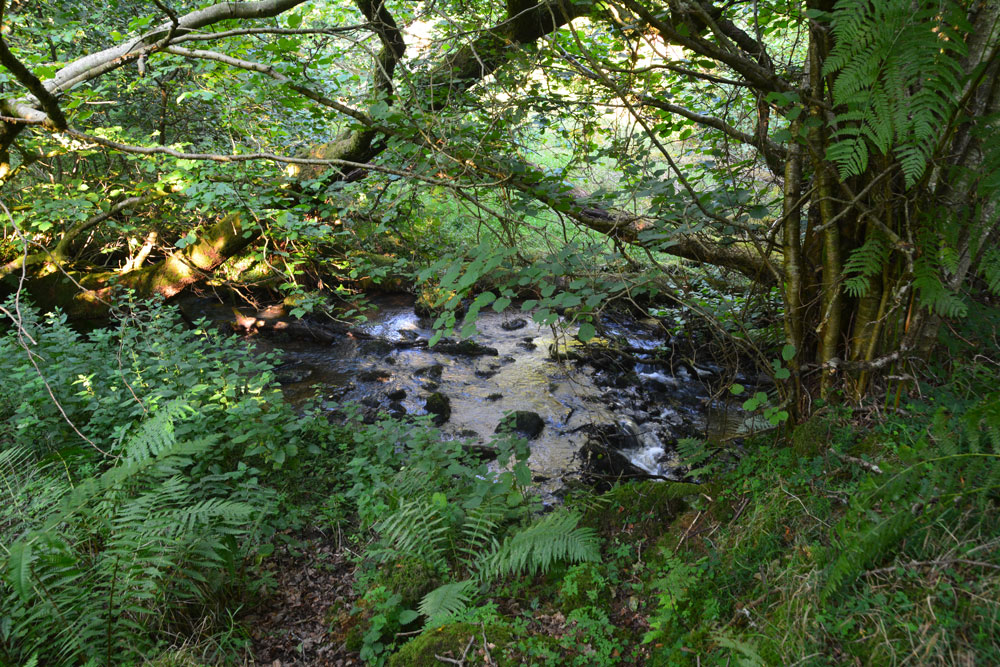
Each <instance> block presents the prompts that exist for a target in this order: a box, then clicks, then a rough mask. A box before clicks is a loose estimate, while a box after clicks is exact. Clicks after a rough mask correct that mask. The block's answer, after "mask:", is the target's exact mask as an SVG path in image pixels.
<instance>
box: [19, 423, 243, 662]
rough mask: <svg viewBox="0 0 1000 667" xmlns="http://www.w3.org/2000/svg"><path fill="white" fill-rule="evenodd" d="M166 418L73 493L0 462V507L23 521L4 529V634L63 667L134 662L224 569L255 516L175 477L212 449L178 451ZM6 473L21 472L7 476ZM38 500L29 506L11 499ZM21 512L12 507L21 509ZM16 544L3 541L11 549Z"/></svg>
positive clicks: (43, 473) (56, 475)
mask: <svg viewBox="0 0 1000 667" xmlns="http://www.w3.org/2000/svg"><path fill="white" fill-rule="evenodd" d="M186 411H187V408H186V407H185V406H183V405H182V404H179V403H177V404H171V405H168V406H165V407H164V408H163V409H162V410H161V411H159V412H157V413H154V414H153V416H152V417H151V418H150V419H149V420H148V421H147V422H145V423H144V424H143V425H141V426H140V427H139V428H137V429H136V430H135V432H134V434H133V435H132V437H131V438H129V439H127V440H126V441H125V442H124V443H122V452H123V455H122V456H121V457H120V458H119V459H118V460H117V461H116V463H115V465H113V466H112V467H111V468H109V469H108V470H106V471H104V472H103V473H101V474H100V475H97V476H95V477H90V478H86V479H83V480H81V481H80V482H79V483H76V484H75V485H71V482H70V480H69V479H67V478H66V475H65V474H64V471H63V470H62V469H61V467H60V466H58V465H55V464H54V463H53V462H38V461H36V460H35V459H34V457H33V456H31V457H28V456H26V454H25V450H18V449H11V450H7V451H5V452H2V453H0V479H2V480H3V484H2V486H0V503H3V502H8V503H10V504H8V505H7V506H6V514H7V516H8V517H10V513H9V512H10V508H11V507H15V508H17V511H18V512H19V513H20V517H19V518H20V519H21V520H14V519H11V518H8V520H7V525H4V524H0V527H2V528H3V530H2V531H0V538H2V539H0V542H4V543H8V544H10V546H9V548H8V550H7V552H6V554H5V555H4V556H3V557H2V558H0V565H2V571H3V573H4V582H5V583H4V584H0V596H2V599H3V608H4V610H5V614H6V615H7V620H8V621H9V622H10V626H11V627H10V634H11V636H13V637H19V638H20V641H21V643H22V644H23V645H24V646H25V647H26V648H29V649H38V650H39V652H40V653H39V655H44V656H46V657H47V659H50V660H53V661H55V662H58V663H60V664H71V663H82V662H86V661H87V660H99V661H102V662H105V661H107V659H108V657H109V656H113V657H114V659H115V660H126V661H131V660H139V659H141V658H142V657H143V655H144V653H145V651H146V650H148V649H149V648H150V647H151V646H152V644H151V643H150V641H144V640H143V638H150V639H152V638H153V637H154V636H155V634H156V631H157V629H158V628H161V627H162V626H163V625H164V624H165V623H167V622H169V620H170V610H171V609H176V608H178V607H179V606H181V605H187V604H192V603H197V602H198V601H199V600H200V599H202V598H203V597H204V595H205V592H206V591H205V583H206V581H207V578H206V573H207V572H209V571H211V570H214V569H217V568H218V567H219V566H220V565H221V564H223V563H224V562H226V561H227V558H228V554H229V551H230V549H231V546H229V544H230V542H229V536H234V537H246V536H247V535H248V532H249V531H248V526H250V525H252V517H253V516H254V515H256V514H257V513H258V512H259V508H258V507H254V506H252V505H249V504H247V503H243V502H237V501H234V500H231V499H229V498H223V497H215V496H212V495H207V496H206V495H205V493H206V489H207V488H210V487H205V486H201V487H200V488H199V487H196V486H195V485H194V484H192V482H191V480H190V479H189V478H188V477H185V476H183V475H181V474H179V473H178V470H179V469H180V468H181V467H182V466H183V464H184V462H185V461H187V462H190V461H191V459H192V458H193V457H196V456H197V455H199V454H201V455H204V454H205V453H206V452H208V451H210V450H211V448H212V447H213V446H215V445H216V442H217V440H216V439H215V438H202V439H200V440H197V441H192V442H186V441H185V442H179V441H178V440H177V438H176V434H175V430H174V420H175V419H176V418H177V417H179V416H180V415H182V414H184V413H185V412H186ZM12 462H17V464H18V465H19V466H21V470H20V471H19V472H18V473H17V474H16V475H15V474H12V473H11V471H10V466H11V463H12ZM26 491H27V492H29V493H34V492H38V493H39V494H40V495H41V496H43V497H44V500H43V501H35V502H34V503H33V504H31V506H30V507H28V506H25V505H24V503H23V501H20V500H18V497H19V496H21V495H22V494H23V493H25V492H26ZM19 502H20V503H21V505H20V506H18V505H17V503H19ZM10 537H14V539H12V540H10V541H8V538H10Z"/></svg>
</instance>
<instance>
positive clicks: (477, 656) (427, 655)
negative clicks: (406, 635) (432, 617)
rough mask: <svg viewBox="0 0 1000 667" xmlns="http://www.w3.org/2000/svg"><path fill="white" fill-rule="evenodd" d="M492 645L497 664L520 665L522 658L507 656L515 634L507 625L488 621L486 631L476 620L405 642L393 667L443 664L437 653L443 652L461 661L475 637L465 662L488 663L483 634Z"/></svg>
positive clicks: (441, 628) (491, 650)
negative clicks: (516, 658)
mask: <svg viewBox="0 0 1000 667" xmlns="http://www.w3.org/2000/svg"><path fill="white" fill-rule="evenodd" d="M484 634H485V635H486V641H487V642H489V644H490V656H491V657H492V658H493V660H494V663H493V664H497V665H519V664H521V662H520V661H519V660H511V659H509V658H507V657H505V655H504V653H505V651H504V649H505V647H508V646H510V644H511V643H512V641H513V635H512V634H511V631H510V629H509V628H507V627H506V626H503V625H500V624H487V625H486V628H485V631H484V629H483V627H482V626H481V625H475V624H472V623H452V624H449V625H444V626H442V627H440V628H433V629H428V630H424V631H423V632H422V633H420V634H419V635H417V636H416V637H414V638H413V639H411V640H410V641H408V642H406V643H405V644H403V647H402V648H401V649H399V651H397V652H396V653H395V654H393V655H392V656H391V657H390V658H389V662H388V665H389V667H413V666H414V665H439V664H443V663H442V662H441V661H440V660H438V659H437V658H435V657H434V656H436V655H440V656H444V657H450V658H452V659H454V660H458V659H460V658H461V657H462V652H463V651H465V647H466V646H467V645H468V644H469V640H470V639H472V647H471V648H470V649H469V652H468V653H466V654H465V662H464V663H463V664H465V665H468V666H470V667H471V666H472V665H485V664H487V662H486V654H485V652H484V651H483V635H484Z"/></svg>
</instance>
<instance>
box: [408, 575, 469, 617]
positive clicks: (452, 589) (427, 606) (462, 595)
mask: <svg viewBox="0 0 1000 667" xmlns="http://www.w3.org/2000/svg"><path fill="white" fill-rule="evenodd" d="M474 586H475V583H474V582H473V581H471V580H465V581H456V582H453V583H450V584H445V585H443V586H438V587H437V588H435V589H434V590H432V591H431V592H430V593H428V594H427V595H425V596H424V597H423V599H422V600H421V601H420V606H419V607H418V610H419V611H420V613H421V614H423V615H424V616H426V617H427V625H428V626H430V627H436V626H438V625H443V624H444V622H445V621H447V620H448V619H449V618H451V617H453V616H456V615H458V614H461V613H462V612H463V611H465V610H466V608H467V607H468V605H469V601H470V600H471V597H472V590H473V588H474Z"/></svg>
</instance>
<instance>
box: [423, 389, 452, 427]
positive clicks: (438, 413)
mask: <svg viewBox="0 0 1000 667" xmlns="http://www.w3.org/2000/svg"><path fill="white" fill-rule="evenodd" d="M424 408H425V409H426V410H427V412H429V413H431V414H432V415H434V419H433V421H434V423H435V424H437V425H438V426H440V425H441V424H443V423H445V422H446V421H448V419H450V418H451V399H449V398H448V397H447V396H445V395H444V394H442V393H441V392H439V391H435V392H434V393H433V394H431V395H430V396H428V397H427V401H426V403H425V404H424Z"/></svg>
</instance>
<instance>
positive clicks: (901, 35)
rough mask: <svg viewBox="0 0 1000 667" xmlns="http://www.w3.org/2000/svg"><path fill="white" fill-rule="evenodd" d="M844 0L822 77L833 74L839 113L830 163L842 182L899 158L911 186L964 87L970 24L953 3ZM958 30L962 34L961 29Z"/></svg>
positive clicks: (919, 173)
mask: <svg viewBox="0 0 1000 667" xmlns="http://www.w3.org/2000/svg"><path fill="white" fill-rule="evenodd" d="M943 4H944V6H943V7H942V3H940V2H927V1H921V2H917V3H916V7H914V3H913V2H910V0H881V1H879V2H870V0H840V2H838V3H837V6H836V11H835V12H834V14H833V20H832V32H833V37H834V46H833V49H832V50H831V52H830V55H829V57H828V58H827V60H826V63H825V66H824V70H823V74H824V75H825V76H835V77H836V78H835V80H834V84H833V97H834V101H835V102H836V104H837V105H838V106H840V107H842V108H843V109H844V110H843V111H841V112H840V113H838V115H837V119H836V120H837V124H838V126H839V127H838V129H837V130H836V131H835V133H834V134H833V137H832V138H833V140H834V142H833V143H832V144H831V146H830V148H829V150H828V153H827V157H828V159H830V160H831V161H833V162H834V163H835V164H836V165H837V167H838V170H839V172H840V177H841V178H847V177H849V176H854V175H860V174H863V173H864V172H865V170H866V169H867V168H868V162H869V157H870V152H871V150H872V149H874V150H876V151H878V152H879V153H882V154H883V155H888V154H890V152H893V150H894V152H895V157H896V158H897V159H898V161H899V164H900V167H901V169H902V172H903V174H904V176H905V178H906V182H907V185H912V184H914V183H915V182H916V181H917V180H919V178H920V177H921V176H922V174H923V172H924V170H925V169H926V166H927V164H928V162H929V160H930V157H931V154H932V152H933V150H934V147H935V144H936V142H937V140H938V138H939V128H940V127H941V125H942V124H943V123H944V122H945V121H946V120H947V118H948V117H949V116H950V115H951V113H952V111H953V109H954V106H955V103H956V102H955V101H956V100H957V99H959V98H960V91H961V88H962V84H963V73H962V67H961V59H962V58H963V57H964V56H965V55H966V47H965V43H964V40H963V39H962V35H961V34H960V33H959V30H964V29H965V28H964V26H965V25H966V21H965V19H964V17H963V16H962V13H961V11H960V7H959V6H958V4H957V3H956V2H954V1H949V2H945V3H943ZM956 26H957V28H956Z"/></svg>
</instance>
